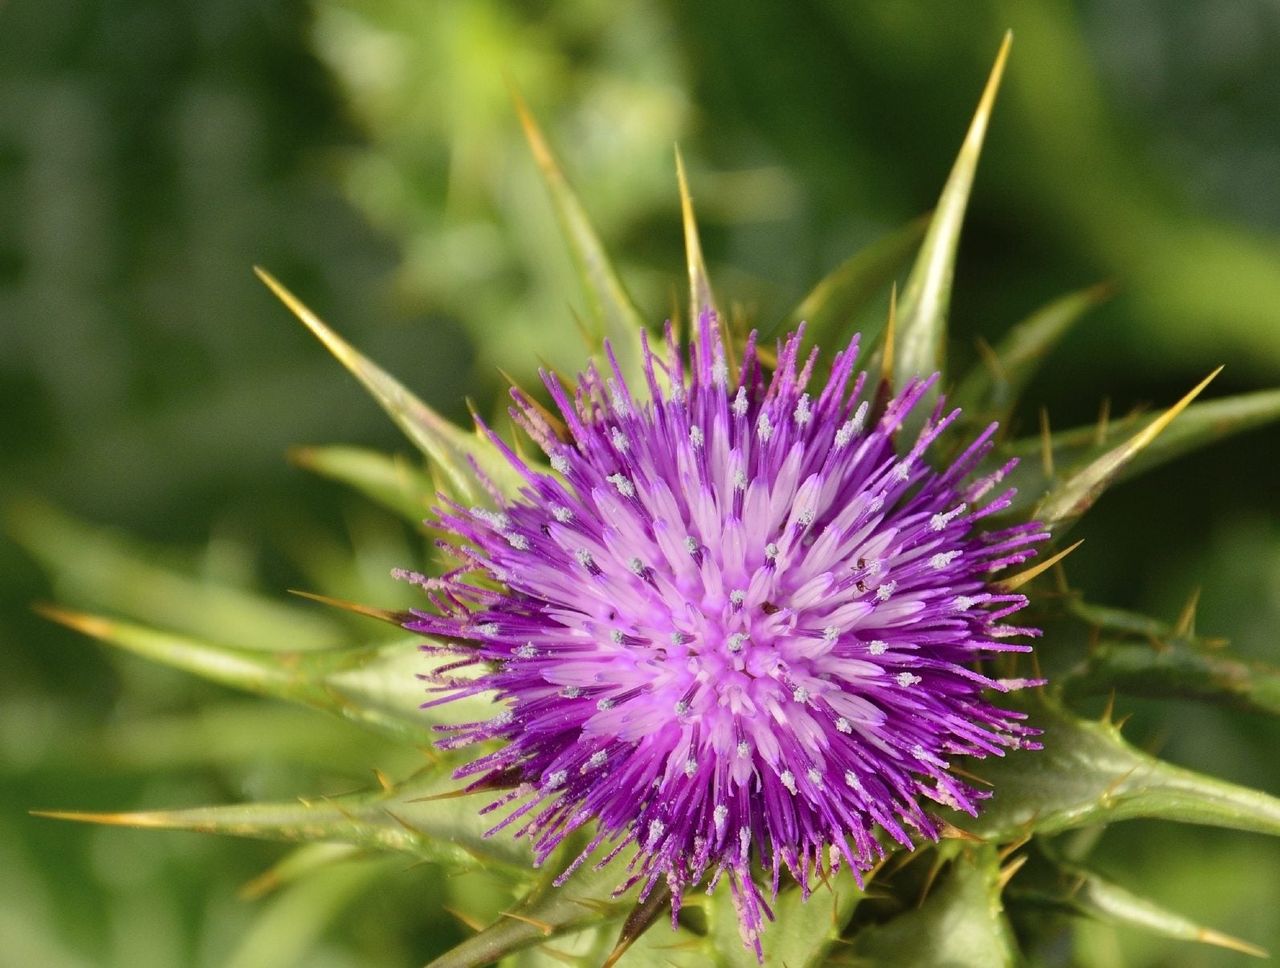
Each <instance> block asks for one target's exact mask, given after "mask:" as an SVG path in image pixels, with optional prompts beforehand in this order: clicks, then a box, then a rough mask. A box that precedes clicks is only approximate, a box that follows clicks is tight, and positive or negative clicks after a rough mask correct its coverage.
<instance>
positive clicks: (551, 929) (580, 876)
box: [428, 855, 657, 968]
mask: <svg viewBox="0 0 1280 968" xmlns="http://www.w3.org/2000/svg"><path fill="white" fill-rule="evenodd" d="M558 856H564V855H558ZM562 870H563V864H562V863H551V864H548V865H547V869H546V873H545V874H544V875H543V876H542V877H541V878H540V879H539V881H538V883H537V884H536V885H535V886H534V887H533V889H532V890H531V891H530V892H529V894H528V895H527V896H526V897H525V898H524V899H523V900H522V901H521V902H520V903H519V904H517V905H516V906H515V907H514V908H512V909H511V910H510V911H508V912H506V913H505V914H503V916H502V917H500V918H498V920H496V921H495V922H493V924H491V925H489V926H488V927H487V928H485V929H484V930H483V931H481V932H480V933H478V934H475V935H473V936H472V937H470V938H467V939H466V940H465V941H463V942H462V943H461V944H458V945H456V946H454V947H453V948H451V949H450V950H449V951H447V952H445V953H444V954H443V955H441V956H440V957H439V958H437V959H436V960H435V961H433V962H431V964H430V966H428V968H478V966H481V965H488V964H492V963H493V962H495V961H497V960H498V959H499V958H503V957H505V956H507V955H509V954H512V953H513V952H517V951H521V950H523V949H525V948H530V947H533V946H535V945H539V944H542V943H544V942H547V941H550V940H552V939H553V938H557V937H560V936H562V935H566V934H573V933H575V932H579V931H583V930H585V929H587V928H591V927H594V926H597V925H602V924H606V923H609V922H613V921H621V920H622V919H623V918H624V917H625V916H626V914H627V911H628V909H630V908H633V907H634V906H635V903H636V902H635V901H634V899H633V898H634V895H635V891H634V889H632V890H630V891H628V892H627V894H625V895H623V897H621V898H613V897H611V896H610V895H611V893H612V892H613V889H614V888H615V887H617V886H618V884H619V882H620V881H623V880H625V879H626V874H625V872H624V871H623V869H622V867H621V865H610V867H609V868H608V869H606V870H603V871H597V870H595V869H594V867H592V866H590V862H589V861H588V864H587V865H585V866H584V867H583V869H581V870H579V871H577V872H576V873H575V874H574V875H573V876H572V877H571V878H569V880H568V881H566V882H565V883H564V885H563V886H561V887H556V886H555V885H554V884H553V883H552V882H553V881H554V880H555V879H556V878H557V877H559V876H560V873H561V871H562ZM655 890H657V889H656V888H655ZM628 897H630V898H632V899H630V900H629V899H628Z"/></svg>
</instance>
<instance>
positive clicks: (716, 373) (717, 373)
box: [711, 360, 729, 386]
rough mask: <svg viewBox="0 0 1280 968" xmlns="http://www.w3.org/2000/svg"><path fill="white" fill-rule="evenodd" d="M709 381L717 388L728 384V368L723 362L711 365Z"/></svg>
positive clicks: (719, 361) (717, 361)
mask: <svg viewBox="0 0 1280 968" xmlns="http://www.w3.org/2000/svg"><path fill="white" fill-rule="evenodd" d="M711 380H712V382H713V383H715V384H716V385H717V386H724V385H725V384H726V383H728V382H729V367H728V366H726V365H725V362H724V360H716V361H715V363H713V364H712V366H711Z"/></svg>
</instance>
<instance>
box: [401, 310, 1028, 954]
mask: <svg viewBox="0 0 1280 968" xmlns="http://www.w3.org/2000/svg"><path fill="white" fill-rule="evenodd" d="M802 334H803V329H801V330H800V331H797V332H795V333H792V334H791V335H789V336H788V337H787V338H786V339H785V341H783V342H782V343H781V345H780V347H779V353H778V366H777V367H776V369H775V370H774V371H773V373H772V375H771V376H767V375H766V374H765V373H764V372H763V371H762V368H761V367H760V365H759V363H758V361H757V357H756V352H755V347H754V343H755V340H754V337H752V338H751V339H750V340H749V341H748V345H747V347H746V351H745V353H744V355H743V357H742V359H741V361H735V367H734V369H735V372H734V373H732V374H731V368H730V365H729V360H728V359H727V355H726V350H725V346H724V342H723V340H722V338H721V335H720V332H719V327H718V325H717V323H716V320H715V318H714V316H713V314H711V313H709V312H707V313H703V314H702V316H701V319H700V322H699V326H698V334H697V339H696V341H695V342H694V344H693V346H692V347H691V348H690V360H689V366H688V369H687V370H686V368H685V365H684V362H683V360H682V352H681V347H680V346H679V345H678V343H677V341H676V339H675V337H674V336H673V334H672V330H671V327H670V326H669V325H668V327H667V335H666V343H667V347H666V348H667V353H666V355H665V358H662V359H660V358H658V357H656V356H655V355H654V354H653V353H651V352H650V351H649V349H648V346H647V343H646V345H645V352H644V372H645V378H646V382H647V384H648V386H647V390H648V399H644V398H643V397H641V396H639V395H637V394H636V393H635V392H634V391H633V389H632V388H631V387H629V386H628V385H627V381H626V380H625V379H624V377H623V373H622V371H621V369H620V368H619V367H618V365H617V363H616V360H612V354H610V356H611V362H612V366H611V373H610V375H608V376H603V375H602V374H601V373H600V372H599V371H598V370H596V369H594V368H593V369H590V370H588V372H587V373H586V375H585V376H583V377H582V378H581V380H580V382H579V384H578V387H577V391H576V394H575V395H574V397H573V398H572V399H571V398H570V396H569V395H568V393H567V392H566V391H565V389H564V388H563V387H562V386H561V384H560V383H559V381H558V380H557V379H556V378H555V377H554V376H551V375H544V380H545V383H546V386H547V389H548V391H549V392H550V394H551V396H552V398H553V399H554V401H555V403H556V405H557V406H558V408H559V410H560V413H561V415H562V417H563V420H564V424H563V428H564V430H563V432H562V433H561V434H557V432H556V431H557V428H555V427H553V425H552V420H554V418H550V419H549V418H548V416H547V415H545V414H544V412H543V411H541V410H540V409H539V408H538V407H537V406H536V405H535V404H534V403H532V402H531V401H530V400H529V399H528V398H527V397H526V396H525V395H524V394H522V393H520V392H519V391H513V397H514V399H515V401H516V406H515V407H514V408H513V409H512V416H513V417H514V419H515V420H516V421H517V422H518V423H519V424H520V425H521V426H522V427H523V428H524V429H525V430H526V431H527V432H528V433H529V435H530V436H531V437H532V438H533V439H534V440H535V441H537V442H538V443H539V444H540V445H541V446H542V448H543V449H544V450H545V451H546V454H547V456H548V457H549V458H550V460H551V465H552V468H554V472H539V471H535V470H533V469H531V468H530V467H529V466H528V465H527V464H526V463H525V462H524V461H523V460H522V459H521V458H520V457H519V456H517V455H516V454H515V453H514V452H513V451H512V450H511V449H509V448H507V447H506V446H505V445H503V444H501V442H500V441H499V440H498V439H497V437H496V435H492V434H490V436H491V437H492V439H493V440H494V442H495V443H498V444H499V445H500V446H501V447H502V448H503V450H504V452H505V454H506V457H507V459H508V460H509V461H510V462H511V463H512V465H513V466H514V467H515V468H517V469H518V470H519V472H520V473H521V475H522V476H523V477H524V480H525V487H524V488H523V490H522V491H521V493H520V495H519V496H518V497H517V498H515V499H514V500H510V501H506V502H503V503H501V504H500V505H499V509H498V510H496V511H495V510H490V509H486V508H480V507H474V508H470V509H467V508H464V507H463V506H461V505H457V504H450V505H449V506H448V507H446V508H445V509H444V510H442V511H441V513H440V516H439V521H438V524H439V525H440V526H441V527H442V528H443V529H445V530H447V531H449V532H452V533H453V534H454V535H457V536H458V537H459V538H461V539H463V541H464V542H465V543H463V544H460V545H458V546H457V547H454V548H452V551H453V553H454V555H455V556H456V557H457V558H458V559H460V560H461V562H462V565H461V567H459V568H458V569H457V570H455V571H453V572H451V573H449V574H448V575H446V576H445V577H444V578H441V579H434V580H433V579H426V578H424V577H421V576H417V578H418V580H419V581H420V582H421V584H422V585H423V586H424V588H426V590H427V592H428V594H429V596H430V598H431V601H432V603H433V604H434V605H435V606H436V608H435V611H433V612H430V613H427V612H421V613H418V614H417V615H416V616H415V617H414V618H413V620H411V621H410V622H408V623H407V627H408V628H410V629H413V630H415V631H419V632H423V633H425V634H427V635H429V636H432V637H434V639H435V640H436V641H439V640H446V641H447V642H448V643H449V644H443V645H426V646H423V648H424V649H427V650H435V651H442V650H443V651H447V652H458V653H460V654H461V658H459V659H458V660H457V661H456V662H453V663H450V664H449V665H448V666H447V667H446V668H447V672H446V673H442V674H438V675H437V676H435V677H434V680H433V681H435V682H436V688H437V689H438V690H440V691H442V692H443V693H444V695H443V697H441V698H437V699H435V700H433V702H432V704H434V703H439V702H446V701H448V700H450V699H453V698H457V697H461V696H469V695H474V694H476V693H487V692H491V693H492V694H493V695H494V696H495V698H496V701H497V702H498V703H499V704H500V705H499V707H498V708H499V712H498V713H497V715H495V716H494V717H493V718H492V719H488V720H485V721H482V722H473V723H467V724H464V725H460V726H457V727H454V728H453V729H452V735H451V736H450V737H449V738H448V739H447V740H446V741H445V743H444V745H445V746H448V747H457V746H463V745H467V744H474V743H481V742H485V741H489V740H500V741H501V742H502V745H501V747H500V748H498V749H497V750H495V751H492V752H488V753H485V754H483V755H480V756H478V757H477V758H476V759H474V760H473V761H472V762H471V763H469V764H468V765H466V766H463V767H461V768H460V769H459V770H458V771H457V772H456V774H455V776H457V777H459V778H463V777H470V778H476V777H478V779H474V780H473V787H474V788H491V787H493V786H495V785H505V786H511V785H515V784H519V785H518V786H517V787H516V789H515V791H514V792H512V793H510V794H507V795H505V796H503V797H502V798H501V799H500V800H498V801H497V802H495V803H493V804H491V805H490V806H489V808H487V809H489V810H497V809H499V808H509V812H507V813H506V815H505V817H504V818H503V819H502V820H501V821H500V822H499V823H497V824H496V826H495V827H494V828H493V829H494V830H495V831H496V830H499V829H501V828H504V827H508V826H514V827H516V828H517V833H518V834H521V835H525V836H527V837H529V838H531V839H532V841H533V847H534V855H535V859H536V861H537V862H538V863H541V862H542V861H544V860H546V859H547V858H548V857H549V856H550V855H551V854H552V852H553V851H554V850H555V849H556V848H557V847H558V846H559V845H560V844H561V842H562V841H563V840H564V839H565V838H566V836H568V835H569V834H570V833H571V832H572V831H574V830H576V829H578V828H579V827H582V826H583V825H584V824H586V823H588V822H589V821H591V820H594V821H596V828H597V829H596V832H595V835H594V837H593V838H592V839H591V841H590V842H589V843H588V844H587V846H586V848H585V850H583V852H582V854H581V855H580V856H579V857H578V859H577V860H576V861H575V862H574V863H573V864H572V865H570V867H569V869H568V870H566V871H565V872H564V874H563V875H562V876H561V880H563V879H564V878H565V877H567V876H569V874H570V873H572V871H573V870H574V869H575V868H576V867H577V866H578V865H579V864H581V863H582V862H583V861H584V860H585V859H586V858H587V857H588V856H589V855H592V854H593V853H594V852H595V851H596V850H597V849H601V848H603V849H607V850H608V853H607V855H606V857H605V860H604V861H603V862H602V863H607V861H608V860H610V859H612V858H614V857H616V856H617V855H618V854H619V853H621V852H623V851H626V850H631V851H632V852H633V854H634V857H633V859H632V862H631V873H630V876H629V878H627V880H626V881H625V883H623V884H622V885H621V886H620V888H619V890H620V891H621V890H625V889H626V888H627V887H629V886H631V884H633V883H635V882H636V881H640V882H642V887H641V899H642V900H643V898H644V897H645V895H647V894H648V893H649V891H650V890H651V889H652V888H653V887H654V885H655V884H657V883H658V882H659V881H660V880H662V879H665V881H666V883H667V885H668V886H669V887H670V889H671V896H672V910H673V916H674V915H675V914H676V913H677V912H678V911H679V906H680V897H681V895H682V893H683V891H684V890H685V888H686V887H689V886H692V885H696V884H698V883H700V882H701V881H702V880H703V878H704V877H708V878H709V883H710V885H711V886H712V887H714V885H715V884H716V883H717V882H718V881H719V880H720V879H721V878H722V877H726V876H727V879H728V881H729V884H730V886H731V890H732V892H733V894H734V898H735V903H736V906H737V908H738V911H739V917H740V921H741V927H742V933H743V937H744V940H746V942H747V943H748V944H750V945H752V946H753V947H754V948H755V950H756V952H757V954H758V955H760V954H761V949H760V943H759V937H758V936H759V931H760V929H761V926H762V921H763V919H764V918H765V917H767V916H769V911H768V907H767V904H766V903H764V902H763V899H762V896H761V894H760V892H759V890H758V888H757V887H756V885H755V882H754V879H753V876H752V868H753V863H754V862H758V863H759V864H760V865H761V866H762V867H763V868H764V869H765V870H766V871H767V872H768V875H769V877H770V878H771V885H772V893H773V894H774V895H775V896H776V894H777V890H778V884H779V878H780V876H781V872H782V871H783V870H784V869H785V870H786V871H788V872H789V873H790V874H791V876H792V877H793V878H795V879H796V880H797V881H799V882H800V884H801V885H802V887H803V888H804V889H805V890H806V891H807V889H808V883H809V879H810V875H811V874H812V873H815V872H817V873H819V874H820V873H821V872H823V871H824V870H825V869H826V866H827V863H828V859H830V862H831V863H833V864H835V865H838V864H839V863H840V861H841V859H843V861H844V862H846V863H847V864H849V865H850V866H851V867H852V868H854V869H855V870H859V871H862V870H867V869H869V868H870V867H871V866H872V864H873V863H874V861H875V860H877V859H878V858H880V857H882V856H884V853H885V850H884V848H883V847H882V846H881V844H880V843H879V842H878V841H877V839H876V836H875V832H874V828H875V827H876V825H879V826H881V827H882V828H883V829H884V830H885V831H886V832H887V833H888V834H889V835H890V836H891V837H892V838H893V839H894V840H896V841H898V842H899V843H900V844H902V845H904V846H906V847H908V848H909V847H911V846H912V844H913V833H912V832H913V831H914V834H915V835H916V836H923V837H927V838H932V839H936V838H937V836H938V825H937V823H936V822H935V821H934V820H933V819H932V818H931V817H930V815H929V812H928V806H927V805H928V804H932V803H938V804H943V805H946V806H948V807H952V808H956V809H960V810H964V811H966V812H968V813H970V814H974V815H976V813H977V809H978V801H979V800H980V799H981V797H982V796H983V795H984V794H982V793H980V792H978V791H977V790H975V789H974V788H972V787H971V786H969V785H968V784H966V783H965V782H963V781H962V780H960V779H958V778H957V777H956V776H954V775H953V774H952V773H951V772H950V771H949V763H950V759H951V758H952V757H955V756H957V755H967V756H973V757H986V756H990V755H1001V754H1002V753H1003V751H1004V750H1005V749H1006V748H1010V747H1018V746H1022V745H1029V744H1030V743H1031V741H1030V740H1029V739H1028V737H1030V736H1032V735H1033V734H1034V730H1033V729H1030V728H1028V727H1027V726H1026V725H1024V724H1023V722H1022V718H1023V716H1022V714H1021V713H1018V712H1013V711H1010V710H1006V709H1001V708H999V707H997V706H994V705H992V704H991V703H990V702H988V701H987V699H986V698H985V697H984V690H997V691H1007V690H1009V689H1011V688H1018V687H1019V686H1021V685H1024V684H1026V683H1025V680H1019V681H1008V680H998V679H993V678H990V677H988V676H987V675H984V674H983V673H982V672H981V671H978V670H979V669H980V668H981V666H982V665H983V663H986V662H987V661H989V660H990V659H991V658H993V657H994V656H996V655H998V654H1000V653H1002V652H1009V651H1028V650H1029V649H1030V646H1029V645H1026V644H1021V643H1020V642H1019V641H1017V638H1018V637H1020V636H1027V635H1034V634H1036V631H1035V630H1034V629H1026V628H1018V627H1015V626H1011V625H1007V624H1005V622H1004V620H1005V619H1006V618H1007V617H1008V616H1009V615H1010V614H1011V613H1013V612H1016V611H1017V610H1018V609H1020V608H1022V607H1023V605H1024V604H1025V603H1026V599H1025V598H1024V597H1023V596H1022V595H1018V594H1009V593H1004V592H1002V591H1000V590H999V589H998V588H997V587H996V586H994V585H993V584H992V579H991V575H992V574H993V573H995V572H998V571H999V570H1000V569H1001V568H1004V567H1006V566H1008V565H1011V564H1015V563H1018V562H1022V561H1024V560H1026V559H1027V558H1028V557H1029V556H1031V555H1032V554H1034V545H1035V543H1036V542H1037V541H1040V540H1042V539H1044V538H1047V537H1048V534H1047V533H1046V532H1045V531H1043V530H1042V529H1041V528H1040V527H1039V526H1038V525H1037V524H1036V523H1035V522H1026V523H1021V524H1017V525H1014V526H1012V527H1005V528H998V529H995V530H990V531H984V530H982V525H983V523H984V519H986V518H988V517H989V516H991V515H993V514H995V513H997V512H999V511H1001V510H1003V509H1005V508H1006V507H1007V506H1008V504H1009V502H1010V499H1011V496H1012V492H1006V493H1003V494H1000V495H998V496H995V497H991V494H992V493H993V489H994V488H995V487H996V485H997V484H998V483H999V481H1000V479H1001V478H1002V477H1003V476H1004V473H1005V471H1006V470H1007V469H1008V466H1011V464H1012V462H1011V464H1010V465H1008V466H1006V467H1002V468H1000V469H999V470H997V471H995V472H994V473H991V474H988V475H987V476H984V477H981V478H979V479H977V480H974V481H970V480H969V478H970V477H971V475H972V474H973V472H974V471H975V469H976V468H977V466H978V465H979V463H980V462H981V461H982V459H983V458H984V457H985V456H986V455H987V454H988V452H989V451H990V449H991V446H992V443H991V438H992V436H993V434H994V432H995V429H996V427H995V425H994V424H992V425H991V426H990V427H988V428H987V429H986V431H984V432H983V433H982V434H981V435H980V436H979V437H978V439H977V440H976V441H974V442H973V443H972V444H971V445H970V446H969V447H968V448H967V449H965V450H964V451H963V453H961V454H960V455H959V456H958V457H957V458H956V459H955V460H953V461H952V462H950V463H949V465H948V466H946V467H944V468H942V469H935V468H934V467H932V466H931V465H930V464H929V462H928V460H927V459H926V450H927V449H928V447H929V445H930V444H931V443H932V442H933V441H934V440H935V438H936V437H937V436H938V435H939V434H940V433H941V432H942V431H943V430H945V429H946V428H947V427H948V426H949V425H950V424H951V423H952V422H953V421H954V420H955V419H956V417H957V416H958V415H959V411H958V410H953V411H951V412H949V413H946V412H944V410H943V408H942V406H941V405H940V404H939V405H938V406H936V407H934V409H933V412H932V414H931V415H930V418H929V420H928V421H927V422H926V423H925V425H924V428H923V429H922V430H921V431H920V432H919V434H918V436H917V437H916V439H915V440H914V441H913V442H911V443H910V446H909V447H906V446H904V447H903V450H904V451H905V452H904V453H901V454H900V453H899V451H898V449H896V448H895V437H896V436H899V435H900V431H901V430H902V424H903V421H904V419H905V418H906V417H907V415H908V414H909V413H911V411H912V410H913V409H915V408H917V407H918V406H919V404H920V402H921V399H922V397H923V396H924V395H925V393H926V392H927V391H928V390H929V389H930V388H931V386H932V385H933V383H934V382H935V380H936V376H935V377H931V378H929V379H927V380H915V381H912V382H911V383H909V384H908V385H907V386H905V387H904V388H903V389H902V392H901V393H899V394H898V395H897V396H894V397H893V398H891V399H888V400H887V401H883V400H882V403H881V405H874V404H875V401H874V399H873V395H872V394H870V393H869V392H868V391H869V389H870V388H869V387H868V385H867V384H868V381H867V374H866V373H858V374H856V375H855V360H856V358H857V339H856V338H855V339H854V340H853V342H852V343H851V344H850V345H849V346H847V347H846V348H845V349H844V350H843V351H842V352H840V353H838V354H837V355H836V356H835V359H834V360H833V362H832V364H831V374H830V377H829V379H828V380H827V382H826V384H825V386H823V387H821V388H820V389H817V390H815V391H814V392H813V393H810V392H809V391H808V386H809V384H810V383H811V382H812V377H813V371H814V369H815V366H816V365H817V363H818V351H817V350H816V349H815V350H814V351H813V352H811V353H810V354H809V356H808V358H807V359H805V360H803V361H801V360H800V357H799V354H800V349H801V340H802ZM664 387H665V390H664ZM1011 637H1012V638H1011ZM471 666H482V667H483V668H482V671H480V672H479V674H477V675H474V676H473V677H470V678H459V677H457V675H456V673H457V672H459V671H460V670H462V669H466V668H469V667H471Z"/></svg>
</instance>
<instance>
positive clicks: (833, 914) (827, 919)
mask: <svg viewBox="0 0 1280 968" xmlns="http://www.w3.org/2000/svg"><path fill="white" fill-rule="evenodd" d="M862 898H863V893H862V891H861V890H859V889H858V885H857V884H856V883H854V880H853V875H852V874H850V873H849V872H848V871H847V870H842V871H840V872H839V873H838V874H836V875H834V876H832V877H831V878H830V879H829V880H828V881H827V882H826V883H822V882H819V883H817V884H815V885H814V889H813V892H812V893H811V894H810V895H809V898H808V900H805V899H804V897H803V894H802V893H801V891H800V888H799V887H798V886H792V887H789V888H786V889H785V890H783V891H781V892H779V894H778V898H777V901H776V902H775V901H770V902H769V906H770V907H771V908H773V913H774V919H773V921H772V922H770V923H766V924H765V926H764V930H763V931H762V932H761V933H760V946H761V948H763V949H764V963H765V964H766V965H787V966H788V968H819V966H821V965H825V964H827V963H828V960H829V958H830V956H831V954H832V952H833V951H835V950H837V949H838V948H839V947H840V946H842V945H843V944H844V942H842V941H841V940H840V933H841V931H843V930H844V927H845V925H847V924H848V923H849V918H850V917H852V915H853V911H854V908H855V907H857V905H858V902H859V901H861V900H862ZM710 900H711V901H712V902H713V906H714V915H715V919H714V921H713V922H712V927H713V929H714V931H713V934H712V938H713V940H714V943H715V948H716V950H717V951H719V952H720V955H721V963H722V965H723V966H724V968H756V966H757V962H756V956H755V952H753V951H752V950H750V949H748V948H747V947H745V946H744V945H743V944H742V941H741V940H740V937H739V931H738V914H737V912H736V911H735V910H734V907H733V904H732V902H731V899H730V897H729V892H728V891H727V890H722V891H720V892H719V893H718V894H717V895H716V896H715V897H714V898H711V899H710Z"/></svg>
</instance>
